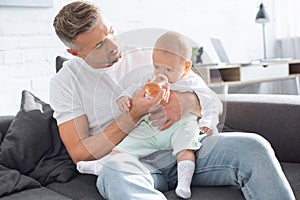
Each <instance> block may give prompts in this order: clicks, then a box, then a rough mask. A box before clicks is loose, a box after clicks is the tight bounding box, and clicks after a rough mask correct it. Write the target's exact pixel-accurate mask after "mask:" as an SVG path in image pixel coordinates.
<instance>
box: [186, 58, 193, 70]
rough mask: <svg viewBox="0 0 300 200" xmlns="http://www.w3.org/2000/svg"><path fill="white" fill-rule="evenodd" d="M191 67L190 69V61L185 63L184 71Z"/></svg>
mask: <svg viewBox="0 0 300 200" xmlns="http://www.w3.org/2000/svg"><path fill="white" fill-rule="evenodd" d="M191 67H192V61H190V60H188V61H185V71H188V70H190V69H191Z"/></svg>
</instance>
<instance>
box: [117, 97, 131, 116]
mask: <svg viewBox="0 0 300 200" xmlns="http://www.w3.org/2000/svg"><path fill="white" fill-rule="evenodd" d="M131 100H132V99H131V98H130V97H128V96H123V97H120V98H119V99H118V100H117V104H118V106H119V109H120V110H121V112H123V113H124V112H128V111H129V108H130V106H131Z"/></svg>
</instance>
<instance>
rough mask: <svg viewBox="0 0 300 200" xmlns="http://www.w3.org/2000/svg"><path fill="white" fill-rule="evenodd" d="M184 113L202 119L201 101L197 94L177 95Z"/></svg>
mask: <svg viewBox="0 0 300 200" xmlns="http://www.w3.org/2000/svg"><path fill="white" fill-rule="evenodd" d="M177 96H178V99H179V102H180V105H181V107H182V112H183V113H188V112H190V113H193V114H195V115H197V116H199V117H201V106H200V101H199V99H198V97H197V95H196V94H195V93H190V92H185V93H177Z"/></svg>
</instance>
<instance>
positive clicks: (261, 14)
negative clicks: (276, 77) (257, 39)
mask: <svg viewBox="0 0 300 200" xmlns="http://www.w3.org/2000/svg"><path fill="white" fill-rule="evenodd" d="M255 22H256V23H258V24H262V33H263V47H264V59H265V60H266V59H267V50H266V36H265V24H266V23H268V22H270V19H269V16H268V13H267V12H266V10H265V7H264V4H263V3H261V4H260V6H259V10H258V13H257V14H256V18H255Z"/></svg>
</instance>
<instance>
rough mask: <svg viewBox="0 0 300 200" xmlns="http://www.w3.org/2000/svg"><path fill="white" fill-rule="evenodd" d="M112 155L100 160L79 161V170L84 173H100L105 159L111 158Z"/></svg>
mask: <svg viewBox="0 0 300 200" xmlns="http://www.w3.org/2000/svg"><path fill="white" fill-rule="evenodd" d="M110 157H111V155H107V156H105V157H103V158H101V159H99V160H92V161H79V162H78V163H77V170H78V171H79V172H80V173H83V174H94V175H99V173H100V171H101V169H102V166H103V165H104V163H103V162H104V161H105V160H107V159H109V158H110Z"/></svg>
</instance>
